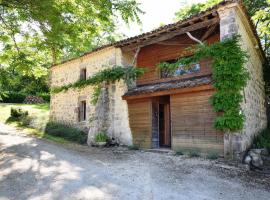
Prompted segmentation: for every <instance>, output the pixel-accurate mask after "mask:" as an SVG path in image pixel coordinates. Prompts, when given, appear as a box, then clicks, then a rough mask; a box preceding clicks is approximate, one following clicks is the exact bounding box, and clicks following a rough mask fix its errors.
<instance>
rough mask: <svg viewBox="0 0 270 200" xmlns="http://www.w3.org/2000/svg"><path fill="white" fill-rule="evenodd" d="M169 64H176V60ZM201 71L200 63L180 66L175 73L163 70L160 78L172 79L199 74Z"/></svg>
mask: <svg viewBox="0 0 270 200" xmlns="http://www.w3.org/2000/svg"><path fill="white" fill-rule="evenodd" d="M167 62H168V63H175V62H176V60H171V61H167ZM200 70H201V66H200V63H194V64H190V65H179V66H178V68H177V69H176V70H175V71H173V72H172V71H169V70H161V72H160V76H161V78H172V77H177V76H181V75H184V74H192V73H196V72H199V71H200Z"/></svg>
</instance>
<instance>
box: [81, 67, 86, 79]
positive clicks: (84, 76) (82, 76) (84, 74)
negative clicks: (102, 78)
mask: <svg viewBox="0 0 270 200" xmlns="http://www.w3.org/2000/svg"><path fill="white" fill-rule="evenodd" d="M80 80H86V68H84V69H81V72H80Z"/></svg>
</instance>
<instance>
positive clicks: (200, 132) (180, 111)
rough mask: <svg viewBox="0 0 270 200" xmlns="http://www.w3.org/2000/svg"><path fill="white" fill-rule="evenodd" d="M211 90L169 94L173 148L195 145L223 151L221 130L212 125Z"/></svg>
mask: <svg viewBox="0 0 270 200" xmlns="http://www.w3.org/2000/svg"><path fill="white" fill-rule="evenodd" d="M212 94H213V91H212V90H209V91H201V92H194V93H186V94H175V95H171V124H172V147H173V149H175V150H177V149H189V148H198V149H200V151H202V152H207V151H217V152H219V153H220V154H221V155H222V154H223V133H221V132H219V131H217V130H216V129H215V128H214V120H215V117H216V113H215V112H214V111H213V108H212V106H211V105H210V103H209V98H210V97H211V95H212Z"/></svg>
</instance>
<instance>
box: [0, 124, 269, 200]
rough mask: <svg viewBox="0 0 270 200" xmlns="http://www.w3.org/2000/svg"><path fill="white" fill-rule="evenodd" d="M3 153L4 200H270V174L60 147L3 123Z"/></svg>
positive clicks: (0, 188) (0, 183) (0, 193)
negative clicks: (269, 177) (269, 181)
mask: <svg viewBox="0 0 270 200" xmlns="http://www.w3.org/2000/svg"><path fill="white" fill-rule="evenodd" d="M0 150H1V153H0V199H1V200H5V199H23V200H24V199H31V200H36V199H42V200H47V199H56V200H64V199H72V200H73V199H125V200H127V199H140V200H141V199H147V200H148V199H181V200H186V199H187V200H192V199H200V200H201V199H207V200H210V199H213V200H217V199H226V200H228V199H245V200H249V199H250V200H251V199H252V200H253V199H260V200H264V199H265V200H269V199H270V188H269V185H268V184H267V181H268V180H270V179H268V180H267V178H268V177H265V175H257V174H252V173H250V172H249V173H247V172H244V171H241V170H238V169H237V168H233V167H229V166H227V165H225V164H222V163H220V162H217V161H208V160H204V159H201V158H196V159H195V158H186V157H184V156H173V155H169V154H160V153H151V152H141V151H129V150H126V149H125V148H107V149H97V148H89V147H84V146H79V145H59V144H54V143H51V142H47V141H44V140H39V139H34V138H31V137H27V136H24V135H23V134H20V133H19V131H18V130H16V129H14V128H11V127H8V126H6V125H3V124H0ZM265 179H266V181H265Z"/></svg>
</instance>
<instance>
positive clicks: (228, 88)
mask: <svg viewBox="0 0 270 200" xmlns="http://www.w3.org/2000/svg"><path fill="white" fill-rule="evenodd" d="M193 51H194V54H193V55H192V56H190V57H187V58H181V59H179V60H178V61H177V62H175V63H166V62H165V63H160V64H159V65H158V67H159V68H160V69H162V70H169V71H174V70H176V69H177V68H178V66H179V64H183V65H188V64H191V63H194V62H198V61H199V60H200V59H202V58H205V57H211V58H212V59H213V64H212V69H213V70H212V71H213V74H212V77H213V80H214V83H213V86H214V87H215V89H216V93H215V94H214V95H213V96H212V97H211V99H210V102H211V104H212V106H213V108H214V110H215V111H216V112H219V113H222V114H221V115H220V116H218V117H217V118H216V121H215V127H216V128H217V129H219V130H222V131H225V130H226V131H227V130H229V131H236V130H241V129H242V128H243V124H244V115H243V114H240V103H241V102H242V100H243V96H242V94H241V91H242V90H243V89H244V87H245V86H246V84H247V80H248V78H249V73H248V71H247V70H246V68H245V66H244V64H245V62H246V60H247V58H248V56H247V54H246V52H245V51H243V50H242V49H241V47H240V45H239V36H234V37H233V38H230V39H226V40H224V41H222V42H217V43H214V44H212V45H207V44H205V45H198V46H197V47H196V48H195V49H193Z"/></svg>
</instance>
